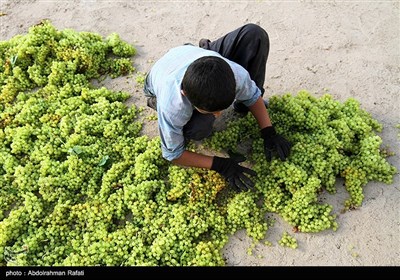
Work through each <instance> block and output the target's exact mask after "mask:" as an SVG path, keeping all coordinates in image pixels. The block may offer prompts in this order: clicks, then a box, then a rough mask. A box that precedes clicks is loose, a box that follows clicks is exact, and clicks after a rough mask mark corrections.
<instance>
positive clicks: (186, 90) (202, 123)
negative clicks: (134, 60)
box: [144, 24, 291, 190]
mask: <svg viewBox="0 0 400 280" xmlns="http://www.w3.org/2000/svg"><path fill="white" fill-rule="evenodd" d="M268 53H269V38H268V34H267V33H266V32H265V30H264V29H262V28H261V27H259V26H257V25H255V24H247V25H244V26H242V27H240V28H238V29H236V30H234V31H232V32H230V33H228V34H227V35H225V36H223V37H221V38H220V39H218V40H216V41H213V42H211V41H210V40H208V39H202V40H200V42H199V47H195V46H193V45H189V44H187V45H183V46H179V47H176V48H173V49H171V50H170V51H169V52H168V53H166V54H165V55H164V56H163V57H162V58H161V59H160V60H158V61H157V62H156V63H155V64H154V66H153V67H152V69H151V70H150V72H149V74H148V75H147V77H146V82H145V85H144V92H145V95H146V96H147V97H148V103H147V104H148V106H149V107H151V108H153V109H155V110H157V114H158V124H159V131H160V136H161V149H162V154H163V157H164V158H165V159H167V160H169V161H172V162H173V163H174V164H178V165H182V166H187V167H200V168H208V169H211V170H215V171H217V172H218V173H220V174H221V175H222V176H224V177H225V179H226V180H227V181H228V183H229V184H230V185H231V186H235V187H236V188H238V189H239V190H247V189H249V188H253V186H254V183H253V182H252V181H251V180H250V179H249V178H248V177H247V176H246V175H245V173H247V174H249V175H256V173H255V172H254V171H253V170H251V169H249V168H246V167H243V166H240V165H239V162H241V161H239V160H235V159H233V158H222V157H218V156H213V157H212V156H206V155H202V154H198V153H193V152H191V151H187V150H186V149H185V143H186V140H189V139H193V140H201V139H204V138H205V137H208V136H209V135H210V134H211V132H212V127H213V123H214V121H215V118H216V117H218V116H219V115H220V114H221V111H222V110H224V109H226V108H228V107H229V106H230V105H231V104H232V103H233V107H234V110H235V111H237V112H239V113H242V114H246V113H247V112H248V111H250V112H251V113H252V114H253V115H254V117H255V118H256V120H257V123H258V125H259V127H260V132H261V136H262V138H263V139H264V151H265V156H266V158H267V160H269V161H270V160H271V156H272V151H273V150H276V151H277V152H278V154H279V156H280V159H281V160H285V159H286V157H287V156H288V155H289V153H290V147H291V144H290V143H289V142H288V141H287V140H286V139H285V138H283V137H282V136H280V135H279V134H277V133H276V131H275V129H274V127H273V126H272V123H271V120H270V118H269V115H268V111H267V109H266V106H265V104H264V100H263V99H262V96H263V94H264V88H263V85H264V80H265V68H266V62H267V58H268Z"/></svg>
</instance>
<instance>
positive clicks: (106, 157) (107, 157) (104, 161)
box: [98, 156, 110, 166]
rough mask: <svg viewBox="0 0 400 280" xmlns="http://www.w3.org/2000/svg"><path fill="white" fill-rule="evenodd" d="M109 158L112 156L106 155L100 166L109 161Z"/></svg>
mask: <svg viewBox="0 0 400 280" xmlns="http://www.w3.org/2000/svg"><path fill="white" fill-rule="evenodd" d="M109 158H110V157H109V156H104V157H103V158H102V159H101V160H100V162H99V164H98V166H103V165H104V164H106V162H107V160H108V159H109Z"/></svg>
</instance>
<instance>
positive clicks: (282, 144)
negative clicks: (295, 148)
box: [260, 126, 292, 161]
mask: <svg viewBox="0 0 400 280" xmlns="http://www.w3.org/2000/svg"><path fill="white" fill-rule="evenodd" d="M260 132H261V137H262V138H263V139H264V153H265V157H266V159H267V160H268V161H271V159H272V151H273V150H276V151H277V152H278V155H279V157H280V158H281V160H285V159H286V158H287V157H288V156H289V154H290V148H291V147H292V144H291V143H290V142H289V141H288V140H286V139H285V138H284V137H282V136H281V135H279V134H277V133H276V131H275V128H274V127H273V126H268V127H265V128H263V129H261V131H260Z"/></svg>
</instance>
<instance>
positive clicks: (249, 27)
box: [243, 23, 269, 43]
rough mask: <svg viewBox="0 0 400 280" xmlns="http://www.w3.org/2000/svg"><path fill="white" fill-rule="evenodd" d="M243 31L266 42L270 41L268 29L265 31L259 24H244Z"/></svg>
mask: <svg viewBox="0 0 400 280" xmlns="http://www.w3.org/2000/svg"><path fill="white" fill-rule="evenodd" d="M243 31H244V32H245V33H246V35H248V36H250V37H251V38H253V39H256V38H258V39H260V40H261V41H264V42H266V43H268V42H269V38H268V33H267V31H265V29H264V28H262V27H261V26H259V25H257V24H254V23H248V24H246V25H244V26H243Z"/></svg>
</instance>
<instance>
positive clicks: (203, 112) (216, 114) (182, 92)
mask: <svg viewBox="0 0 400 280" xmlns="http://www.w3.org/2000/svg"><path fill="white" fill-rule="evenodd" d="M181 94H182V95H185V92H184V91H183V90H181ZM193 107H194V108H195V109H196V110H197V111H199V113H202V114H213V115H214V116H215V117H216V118H218V117H219V116H220V115H221V114H222V111H215V112H208V111H205V110H202V109H199V108H197V107H196V106H193Z"/></svg>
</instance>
